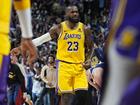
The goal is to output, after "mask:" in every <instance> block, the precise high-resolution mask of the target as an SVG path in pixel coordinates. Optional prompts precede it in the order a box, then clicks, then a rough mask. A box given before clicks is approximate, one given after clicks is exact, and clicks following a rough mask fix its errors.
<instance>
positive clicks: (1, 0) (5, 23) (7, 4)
mask: <svg viewBox="0 0 140 105" xmlns="http://www.w3.org/2000/svg"><path fill="white" fill-rule="evenodd" d="M12 1H13V0H0V54H4V55H8V54H9V50H10V41H9V36H8V33H9V25H10V15H11V4H12ZM14 6H15V9H17V10H24V9H27V8H30V0H14Z"/></svg>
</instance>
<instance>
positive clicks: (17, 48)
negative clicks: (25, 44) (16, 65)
mask: <svg viewBox="0 0 140 105" xmlns="http://www.w3.org/2000/svg"><path fill="white" fill-rule="evenodd" d="M20 53H21V49H20V47H16V48H13V49H12V50H11V51H10V54H11V55H12V56H17V55H19V54H20Z"/></svg>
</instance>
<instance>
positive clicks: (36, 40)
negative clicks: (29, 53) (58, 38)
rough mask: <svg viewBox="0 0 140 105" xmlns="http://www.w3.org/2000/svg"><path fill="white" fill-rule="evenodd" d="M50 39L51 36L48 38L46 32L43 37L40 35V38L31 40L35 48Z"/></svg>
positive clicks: (48, 34) (48, 35)
mask: <svg viewBox="0 0 140 105" xmlns="http://www.w3.org/2000/svg"><path fill="white" fill-rule="evenodd" d="M51 39H52V38H51V36H50V33H49V32H47V33H46V34H44V35H42V36H40V37H38V38H35V39H33V40H32V42H33V44H34V45H35V46H39V45H41V44H43V43H45V42H48V41H50V40H51Z"/></svg>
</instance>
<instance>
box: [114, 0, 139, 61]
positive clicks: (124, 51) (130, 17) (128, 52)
mask: <svg viewBox="0 0 140 105" xmlns="http://www.w3.org/2000/svg"><path fill="white" fill-rule="evenodd" d="M117 1H121V0H112V5H113V6H114V7H112V8H113V10H115V9H114V8H116V7H118V4H119V3H116V2H117ZM115 4H117V5H115ZM139 4H140V1H139V0H127V4H126V8H125V12H124V17H123V21H122V23H121V25H120V27H119V28H118V30H117V32H116V33H115V36H114V40H116V41H115V42H116V51H117V52H118V53H119V54H120V55H122V56H125V57H128V58H130V59H133V60H136V59H137V58H138V54H139V49H140V30H139V29H140V19H139V18H140V12H139V11H140V6H139ZM113 12H114V11H113ZM114 13H115V12H114ZM115 14H116V13H115ZM113 21H114V20H113ZM113 21H112V22H113ZM128 27H132V28H133V29H134V30H136V31H137V32H136V35H133V37H134V41H133V42H132V44H131V45H130V46H129V47H124V46H122V45H120V42H121V40H122V38H123V37H122V35H123V34H122V32H123V31H124V30H125V29H127V28H128ZM130 31H131V30H130Z"/></svg>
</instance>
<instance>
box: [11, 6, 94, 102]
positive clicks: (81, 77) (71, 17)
mask: <svg viewBox="0 0 140 105" xmlns="http://www.w3.org/2000/svg"><path fill="white" fill-rule="evenodd" d="M90 35H91V30H90V29H88V28H86V27H85V26H84V24H83V23H81V22H79V13H78V8H77V7H76V6H68V7H67V9H66V20H65V21H64V22H62V23H61V24H59V25H56V26H53V27H52V28H51V29H50V30H49V32H48V33H46V34H44V35H42V36H41V37H38V38H36V39H34V40H33V43H34V45H35V46H39V45H41V44H43V43H44V42H47V41H50V40H51V39H57V47H58V48H57V55H56V58H57V69H58V89H59V91H60V93H61V94H62V98H61V99H62V101H61V102H62V105H73V104H72V99H73V98H72V97H73V93H75V97H76V99H75V100H76V101H75V105H87V104H86V99H87V89H88V82H87V78H86V71H85V69H84V65H83V64H84V62H85V56H86V55H90V53H91V50H92V47H93V42H92V40H91V37H90ZM19 48H20V47H19ZM17 52H18V48H17V49H13V50H12V53H17ZM85 52H86V54H85Z"/></svg>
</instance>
